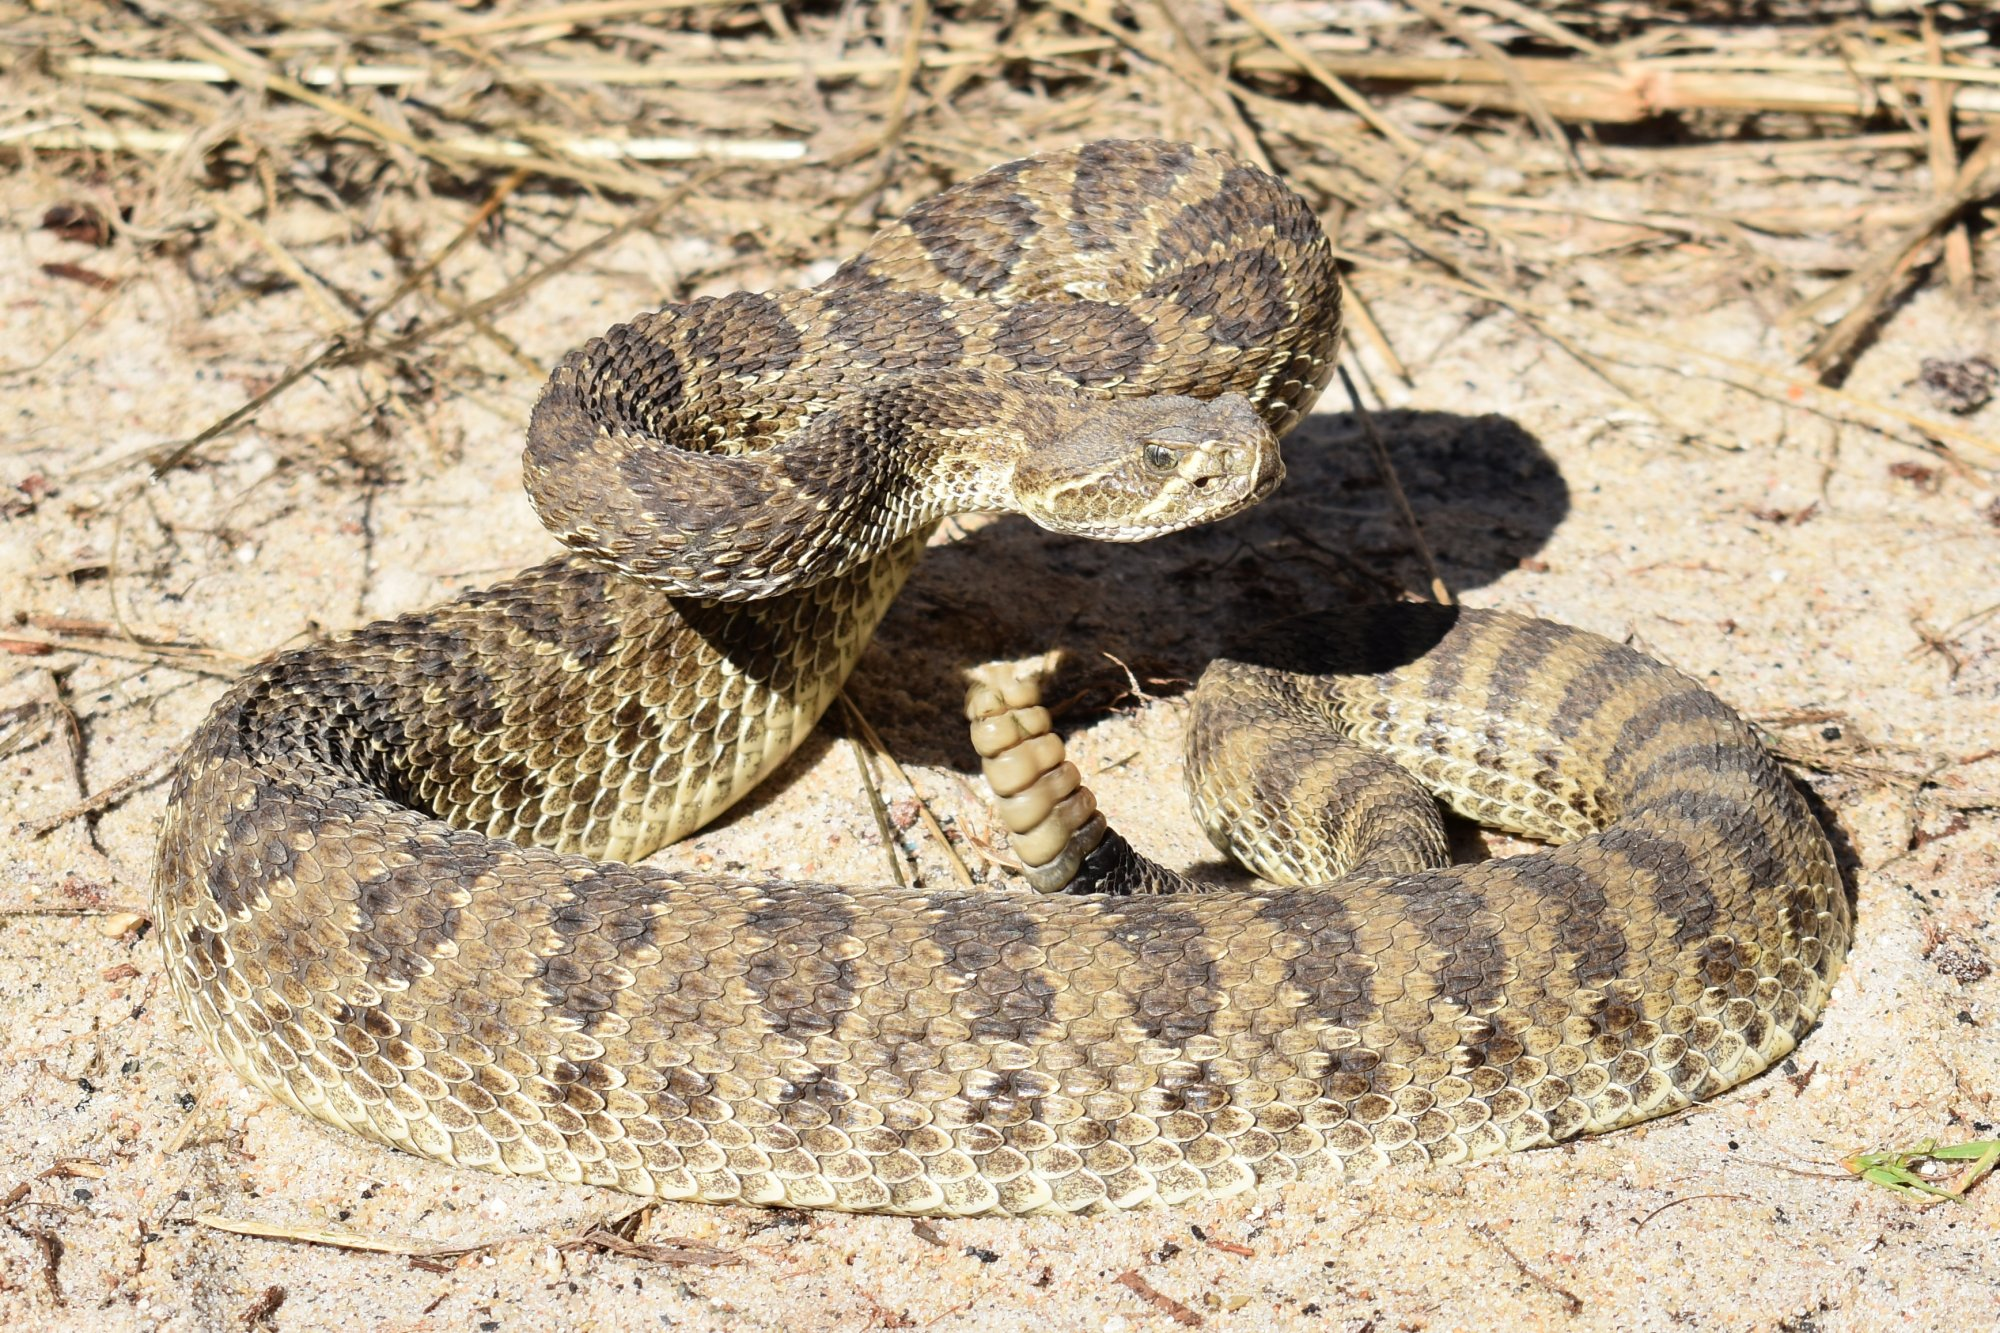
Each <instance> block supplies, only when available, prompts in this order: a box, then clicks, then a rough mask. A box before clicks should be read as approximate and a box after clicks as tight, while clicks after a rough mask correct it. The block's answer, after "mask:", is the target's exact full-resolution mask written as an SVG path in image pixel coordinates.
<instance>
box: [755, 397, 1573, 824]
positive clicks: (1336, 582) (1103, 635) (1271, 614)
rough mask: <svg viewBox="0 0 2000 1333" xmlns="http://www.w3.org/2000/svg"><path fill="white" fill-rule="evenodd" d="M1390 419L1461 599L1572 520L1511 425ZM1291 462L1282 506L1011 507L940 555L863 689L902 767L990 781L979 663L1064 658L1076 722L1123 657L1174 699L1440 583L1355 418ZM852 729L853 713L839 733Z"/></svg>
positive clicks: (1310, 426) (1304, 432)
mask: <svg viewBox="0 0 2000 1333" xmlns="http://www.w3.org/2000/svg"><path fill="white" fill-rule="evenodd" d="M1375 423H1376V427H1377V429H1378V431H1379V432H1380V433H1381V435H1382V437H1383V440H1384V442H1385V443H1386V444H1387V446H1388V449H1389V452H1390V455H1391V457H1392V459H1393V460H1394V463H1395V466H1396V471H1397V476H1398V478H1399V479H1400V480H1401V482H1402V485H1403V489H1404V491H1405V492H1406V493H1407V494H1408V496H1409V499H1410V504H1411V507H1412V508H1413V509H1414V510H1415V511H1416V514H1417V518H1418V521H1419V522H1420V523H1421V524H1422V525H1423V528H1424V534H1425V537H1426V539H1427V541H1428V542H1429V544H1430V546H1431V549H1432V552H1433V554H1434V555H1435V556H1436V558H1437V560H1438V562H1439V565H1440V568H1441V569H1442V571H1443V574H1444V577H1445V579H1446V580H1447V581H1448V583H1449V584H1450V586H1451V588H1452V589H1453V591H1454V592H1461V591H1465V590H1467V589H1472V588H1478V587H1481V586H1484V585H1485V584H1488V583H1491V582H1492V581H1493V580H1494V579H1496V578H1497V577H1499V576H1500V575H1501V574H1503V573H1505V572H1506V571H1508V570H1510V569H1513V568H1516V567H1517V566H1518V565H1519V564H1520V562H1521V561H1522V560H1523V559H1525V558H1527V557H1529V556H1531V555H1533V554H1534V553H1535V552H1536V551H1538V550H1540V549H1541V548H1542V546H1543V545H1544V544H1545V543H1546V541H1547V539H1548V537H1549V534H1550V533H1552V532H1553V531H1554V530H1555V528H1556V525H1557V524H1559V523H1560V522H1562V520H1563V518H1564V517H1565V516H1566V515H1567V514H1568V512H1569V487H1568V485H1567V483H1565V482H1564V480H1563V477H1562V475H1561V473H1560V472H1559V471H1558V470H1557V468H1556V466H1555V463H1554V462H1553V461H1552V460H1551V459H1550V458H1549V456H1548V454H1547V453H1546V452H1545V451H1544V450H1543V449H1542V447H1541V445H1540V444H1539V443H1538V442H1537V441H1536V440H1535V438H1534V437H1533V436H1532V435H1530V434H1529V433H1528V432H1527V431H1525V430H1523V429H1522V428H1521V427H1520V426H1519V425H1518V424H1516V423H1515V422H1513V421H1512V420H1509V419H1508V418H1506V417H1502V416H1497V415H1486V416H1476V417H1474V416H1462V415H1458V414H1454V413H1449V412H1410V411H1396V412H1382V413H1377V414H1375ZM1284 457H1285V469H1286V476H1285V481H1284V484H1283V485H1282V486H1281V487H1280V488H1279V490H1278V492H1277V493H1276V494H1275V495H1273V496H1272V497H1271V498H1270V499H1268V500H1266V501H1264V502H1263V503H1262V504H1260V505H1258V506H1256V507H1255V508H1253V509H1251V510H1250V511H1248V512H1247V513H1244V514H1240V515H1237V516H1236V517H1234V518H1232V519H1228V520H1226V521H1224V522H1221V523H1216V524H1211V525H1207V526H1203V527H1199V528H1193V529H1190V530H1188V531H1185V532H1181V533H1177V534H1174V535H1173V536H1169V537H1162V538H1159V539H1156V540H1154V541H1149V542H1142V543H1138V544H1136V545H1129V546H1128V545H1114V544H1110V543H1100V542H1089V541H1079V540H1075V539H1073V538H1068V537H1061V536H1057V535H1054V534H1051V533H1048V532H1044V531H1043V530H1042V529H1040V528H1038V527H1036V526H1035V525H1034V524H1033V523H1031V522H1029V521H1028V520H1026V519H1023V518H1014V517H1008V518H1001V519H994V520H991V521H988V522H986V523H985V524H984V525H983V526H979V527H977V529H976V530H975V531H972V532H970V533H968V534H967V535H966V536H965V537H964V538H963V539H962V540H959V541H956V542H953V543H950V544H948V545H943V546H939V547H935V548H933V549H932V550H931V551H930V552H929V553H928V554H927V555H926V556H925V558H924V561H923V563H922V564H921V565H920V566H919V567H918V570H917V573H916V575H915V577H914V578H912V579H911V581H910V584H909V586H908V587H906V588H905V589H904V591H903V594H902V596H901V597H900V598H898V599H897V601H896V604H895V606H894V607H893V608H891V610H890V612H889V614H888V617H887V618H886V619H885V620H884V621H883V623H882V627H881V628H880V629H879V630H878V631H877V632H876V635H875V643H874V646H873V647H871V648H870V649H869V652H868V654H867V656H865V657H864V658H863V659H862V662H861V666H860V668H859V669H858V670H857V671H856V672H855V674H854V677H853V679H852V680H851V681H850V682H849V685H848V690H849V694H850V696H851V697H852V698H854V699H855V701H856V702H857V703H858V704H859V705H860V706H861V708H862V710H863V711H864V712H865V713H866V714H867V716H868V717H869V718H870V719H871V720H872V721H873V722H874V724H875V726H876V728H877V729H878V730H879V731H880V732H881V733H882V735H883V738H884V740H885V741H886V742H887V743H888V745H889V746H890V748H891V749H892V750H893V751H894V752H895V753H896V755H897V756H898V757H899V758H901V759H903V760H905V761H913V762H917V763H922V764H930V765H935V766H940V767H949V768H953V769H956V770H958V771H960V772H965V773H973V772H976V771H977V764H976V759H975V756H974V755H973V752H972V750H971V748H970V747H969V746H968V744H967V742H966V739H965V724H964V721H963V719H962V716H961V713H960V710H959V700H960V695H961V694H962V692H963V684H962V680H961V676H960V673H961V671H962V669H963V668H964V667H966V666H969V665H973V664H977V663H980V662H984V661H989V660H1006V659H1012V658H1021V657H1029V656H1033V655H1035V654H1038V653H1043V652H1046V651H1048V650H1049V649H1050V648H1060V649H1062V650H1064V660H1063V666H1062V668H1061V670H1060V672H1059V673H1058V676H1057V678H1056V680H1055V681H1054V682H1053V683H1052V684H1051V686H1050V689H1049V696H1050V697H1051V698H1054V699H1065V700H1070V701H1071V702H1070V704H1069V706H1068V707H1067V708H1066V709H1065V710H1064V712H1063V715H1062V718H1061V720H1062V722H1063V723H1064V724H1065V725H1066V726H1068V727H1071V728H1075V727H1078V726H1081V725H1083V724H1085V723H1087V722H1088V721H1089V720H1090V719H1091V718H1092V717H1094V716H1099V715H1102V714H1103V713H1104V712H1106V711H1108V710H1109V709H1110V708H1111V707H1113V705H1114V703H1115V702H1117V701H1119V699H1120V696H1121V695H1124V694H1125V693H1126V691H1127V690H1128V680H1127V677H1126V674H1125V670H1124V668H1123V667H1121V666H1119V665H1118V662H1122V663H1124V665H1125V666H1126V667H1129V668H1130V669H1131V671H1132V673H1133V675H1134V676H1135V677H1136V678H1137V679H1138V680H1139V681H1140V682H1141V684H1142V685H1143V687H1144V688H1145V690H1146V692H1147V693H1149V694H1153V695H1158V696H1172V695H1175V694H1179V693H1181V692H1183V691H1185V690H1187V689H1188V688H1190V686H1191V684H1192V682H1193V681H1194V679H1195V678H1196V677H1197V676H1199V675H1200V674H1201V671H1202V668H1203V667H1204V666H1206V665H1207V664H1208V662H1209V661H1210V660H1211V659H1212V658H1214V657H1216V656H1217V655H1218V654H1220V653H1221V652H1222V651H1223V649H1224V646H1225V645H1228V646H1229V647H1230V648H1231V649H1232V650H1233V651H1235V652H1236V654H1237V655H1238V656H1242V655H1243V652H1244V649H1245V646H1246V645H1247V644H1253V643H1255V642H1256V640H1257V639H1258V637H1259V635H1258V631H1259V630H1260V629H1262V628H1263V627H1265V626H1267V625H1270V624H1271V623H1272V622H1274V621H1278V620H1282V619H1284V618H1286V617H1288V616H1292V615H1296V614H1298V613H1299V612H1301V611H1310V610H1321V609H1326V608H1332V607H1339V606H1343V605H1355V604H1360V603H1364V602H1383V601H1389V600H1393V599H1394V598H1395V597H1396V596H1397V595H1398V593H1399V592H1400V591H1401V590H1403V589H1405V588H1407V589H1412V590H1420V589H1423V588H1424V587H1425V586H1426V584H1427V578H1426V576H1425V574H1424V570H1423V566H1422V563H1421V562H1420V560H1419V558H1418V556H1417V553H1416V550H1415V548H1414V547H1413V546H1412V544H1411V541H1410V536H1409V532H1408V529H1407V527H1406V526H1405V524H1404V523H1403V521H1402V519H1401V518H1400V516H1399V514H1398V513H1397V510H1396V508H1395V505H1394V501H1393V499H1392V497H1391V495H1390V492H1389V490H1388V488H1387V487H1386V486H1385V485H1384V483H1383V480H1382V477H1381V474H1380V472H1379V470H1378V469H1377V467H1376V464H1375V460H1374V457H1373V454H1372V453H1371V451H1370V450H1369V448H1368V444H1367V439H1366V437H1365V436H1364V435H1363V434H1362V433H1361V430H1360V426H1359V422H1358V421H1357V419H1356V418H1355V417H1353V416H1352V415H1350V414H1348V413H1321V414H1318V415H1314V416H1310V417H1307V418H1306V419H1305V420H1304V421H1302V422H1300V423H1299V425H1298V427H1297V428H1296V429H1295V430H1294V431H1293V432H1292V433H1291V434H1290V435H1289V436H1287V437H1286V439H1285V442H1284ZM1106 654H1109V655H1111V656H1110V657H1107V656H1106ZM1112 657H1115V658H1116V659H1118V662H1113V661H1112V660H1111V658H1112ZM1124 702H1125V703H1128V704H1129V703H1130V700H1129V699H1125V700H1124ZM838 725H839V721H838V714H837V710H836V712H835V713H829V714H828V718H827V722H825V723H823V724H822V726H823V727H828V726H838ZM780 780H782V775H780ZM754 799H755V798H754V797H753V798H752V800H753V803H754Z"/></svg>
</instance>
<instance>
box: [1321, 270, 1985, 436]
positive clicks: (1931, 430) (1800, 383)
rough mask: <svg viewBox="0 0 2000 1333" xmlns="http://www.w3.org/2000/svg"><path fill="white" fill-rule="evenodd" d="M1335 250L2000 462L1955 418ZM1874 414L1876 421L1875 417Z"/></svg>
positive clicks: (1402, 275)
mask: <svg viewBox="0 0 2000 1333" xmlns="http://www.w3.org/2000/svg"><path fill="white" fill-rule="evenodd" d="M1334 254H1335V255H1336V256H1337V257H1338V258H1340V259H1342V260H1345V261H1346V262H1347V263H1349V264H1351V265H1353V267H1354V269H1355V271H1356V272H1357V273H1373V274H1377V275H1379V276H1381V277H1384V278H1387V279H1390V280H1391V281H1397V282H1405V283H1415V284H1418V285H1420V286H1428V287H1443V288H1446V289H1447V290H1450V291H1455V292H1460V293H1463V294H1464V295H1467V296H1474V297H1477V298H1479V299H1480V300H1483V301H1492V302H1494V303H1495V304H1496V305H1501V306H1505V307H1506V308H1507V309H1509V310H1511V311H1513V312H1514V313H1515V314H1518V315H1522V316H1524V317H1533V318H1535V319H1539V320H1547V321H1549V322H1550V323H1564V322H1567V323H1569V324H1572V325H1575V326H1577V327H1579V328H1583V329H1588V330H1590V331H1591V332H1593V333H1596V334H1598V335H1600V336H1603V337H1608V338H1615V339H1620V340H1627V341H1634V342H1640V343H1646V344H1649V345H1651V346H1653V347H1655V348H1658V349H1660V350H1661V351H1665V352H1670V353H1672V354H1673V355H1674V356H1676V357H1679V358H1683V359H1685V360H1687V361H1689V362H1695V363H1699V362H1704V361H1705V362H1708V363H1709V364H1710V365H1712V366H1717V367H1721V368H1723V369H1727V370H1731V371H1734V372H1735V373H1736V374H1738V375H1740V376H1742V377H1743V378H1744V379H1745V380H1748V381H1750V382H1751V383H1750V384H1742V383H1738V382H1737V381H1735V380H1731V379H1728V378H1727V377H1725V376H1721V375H1715V374H1713V372H1710V373H1711V377H1712V378H1715V379H1718V380H1721V381H1722V382H1723V383H1725V384H1736V385H1737V387H1738V388H1753V386H1755V385H1756V384H1760V383H1761V384H1764V385H1767V386H1773V387H1775V389H1776V391H1777V393H1778V395H1779V396H1780V397H1782V398H1783V400H1784V401H1786V402H1791V403H1795V404H1797V405H1798V406H1802V407H1806V408H1808V409H1810V410H1813V411H1816V412H1819V413H1821V414H1822V415H1824V416H1829V417H1832V418H1834V419H1835V420H1838V421H1847V422H1852V423H1854V424H1856V425H1861V426H1867V427H1869V428H1871V429H1878V428H1879V422H1880V421H1881V420H1882V419H1884V418H1886V419H1888V420H1891V421H1896V422H1900V423H1901V424H1903V425H1905V426H1907V427H1909V428H1910V429H1911V430H1914V431H1916V432H1917V433H1918V434H1920V435H1923V436H1925V437H1927V438H1929V439H1930V440H1932V441H1934V442H1936V443H1937V444H1939V445H1946V446H1958V447H1961V448H1964V449H1969V450H1971V451H1972V452H1973V453H1975V454H1979V455H1982V456H1983V457H1984V458H1986V459H1989V460H1991V462H1988V463H1987V464H1986V466H1988V467H1992V466H1994V465H1995V464H2000V444H1995V443H1994V442H1993V441H1991V440H1988V439H1986V438H1984V437H1983V436H1980V435H1976V434H1974V433H1973V432H1971V431H1969V430H1966V429H1964V428H1963V427H1961V426H1954V425H1952V424H1951V423H1950V422H1947V421H1941V420H1939V419H1938V418H1936V417H1927V416H1924V415H1922V414H1921V413H1917V412H1906V411H1904V410H1903V409H1902V408H1899V407H1895V406H1892V405H1891V404H1889V403H1884V402H1881V401H1879V400H1877V399H1873V398H1866V397H1863V396H1862V395H1860V394H1854V393H1848V392H1846V391H1845V390H1842V389H1836V388H1832V387H1830V386H1827V385H1824V384H1819V383H1817V382H1815V381H1812V380H1806V379H1802V378H1800V377H1799V376H1798V375H1796V374H1794V373H1792V372H1790V371H1787V370H1782V369H1779V368H1777V367H1774V366H1765V365H1760V364H1758V363H1757V362H1754V361H1745V360H1742V359H1740V358H1738V357H1733V356H1727V355H1724V354H1723V353H1721V352H1714V351H1710V350H1709V349H1707V348H1705V347H1698V346H1696V345H1694V344H1693V343H1685V342H1681V341H1679V340H1677V339H1673V338H1666V337H1662V336H1661V335H1659V334H1656V333H1651V332H1647V331H1645V330H1642V329H1638V328H1634V327H1632V326H1629V325H1621V324H1616V323H1612V322H1611V321H1608V320H1602V319H1597V318H1594V317H1592V316H1590V315H1585V314H1582V313H1579V312H1577V311H1574V310H1558V309H1556V308H1555V307H1553V306H1546V305H1542V304H1540V303H1538V302H1534V301H1529V300H1527V299H1525V298H1523V297H1519V296H1516V295H1514V294H1512V293H1510V292H1505V291H1502V290H1500V289H1498V288H1496V287H1492V286H1489V285H1486V284H1484V283H1479V282H1467V281H1465V280H1463V279H1460V278H1452V277H1447V276H1445V275H1444V274H1442V273H1427V272H1425V271H1423V270H1421V269H1414V268H1408V267H1404V266H1402V265H1399V264H1392V263H1389V262H1386V261H1384V260H1381V259H1378V258H1376V257H1375V256H1373V255H1365V254H1356V253H1354V252H1352V251H1348V250H1342V249H1339V248H1337V247H1336V248H1335V250H1334ZM1677 369H1681V371H1682V373H1701V372H1699V371H1698V370H1696V369H1695V368H1694V367H1693V366H1688V367H1685V368H1677ZM1753 391H1759V392H1761V391H1762V390H1754V388H1753ZM1871 417H1873V418H1874V420H1870V418H1871Z"/></svg>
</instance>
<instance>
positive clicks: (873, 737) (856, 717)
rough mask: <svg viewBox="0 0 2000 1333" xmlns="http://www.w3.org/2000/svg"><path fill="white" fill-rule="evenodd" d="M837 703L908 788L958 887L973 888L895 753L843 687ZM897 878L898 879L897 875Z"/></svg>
mask: <svg viewBox="0 0 2000 1333" xmlns="http://www.w3.org/2000/svg"><path fill="white" fill-rule="evenodd" d="M840 706H841V707H842V708H843V709H845V710H846V712H847V717H848V720H849V721H850V722H852V723H853V724H854V726H855V729H856V730H858V731H859V732H860V733H861V736H862V739H863V740H865V741H867V742H868V748H869V749H870V750H871V751H873V752H874V753H875V754H876V755H877V756H879V757H880V758H881V760H882V762H883V763H885V764H887V765H888V766H889V771H890V772H891V773H894V774H895V775H896V781H898V782H900V783H902V784H903V785H904V786H905V787H908V788H909V789H910V796H911V797H912V798H913V799H914V800H915V801H916V803H917V817H918V818H919V819H921V820H923V823H924V830H925V832H927V833H929V834H930V835H931V836H932V837H933V838H936V839H937V843H938V846H939V847H941V848H943V849H944V856H945V861H946V862H947V863H948V864H949V865H950V866H951V877H952V878H953V879H955V880H957V881H958V885H959V887H960V888H962V889H970V888H974V887H976V885H974V883H973V880H972V872H971V871H970V870H967V869H966V868H965V860H964V858H962V857H960V856H959V854H958V849H957V848H956V847H953V846H952V845H951V839H949V838H947V837H945V835H944V828H943V826H942V825H940V824H939V823H938V822H937V817H936V816H935V815H933V814H931V806H930V802H929V801H926V800H925V799H924V794H923V793H922V792H920V791H918V790H917V784H916V783H914V782H912V781H910V775H909V774H908V773H906V772H904V771H903V766H902V765H901V764H900V763H898V762H897V761H896V756H895V754H894V753H892V752H891V751H890V749H889V747H888V746H887V745H884V744H883V743H882V737H881V735H880V734H879V733H877V732H876V730H875V727H874V724H873V723H871V722H869V720H868V717H867V715H866V714H864V713H863V712H862V711H861V709H860V708H859V707H858V706H857V705H856V704H855V702H854V700H852V699H851V698H849V697H848V695H847V691H846V690H844V689H843V690H842V691H841V692H840ZM898 878H899V879H900V876H899V877H898Z"/></svg>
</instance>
